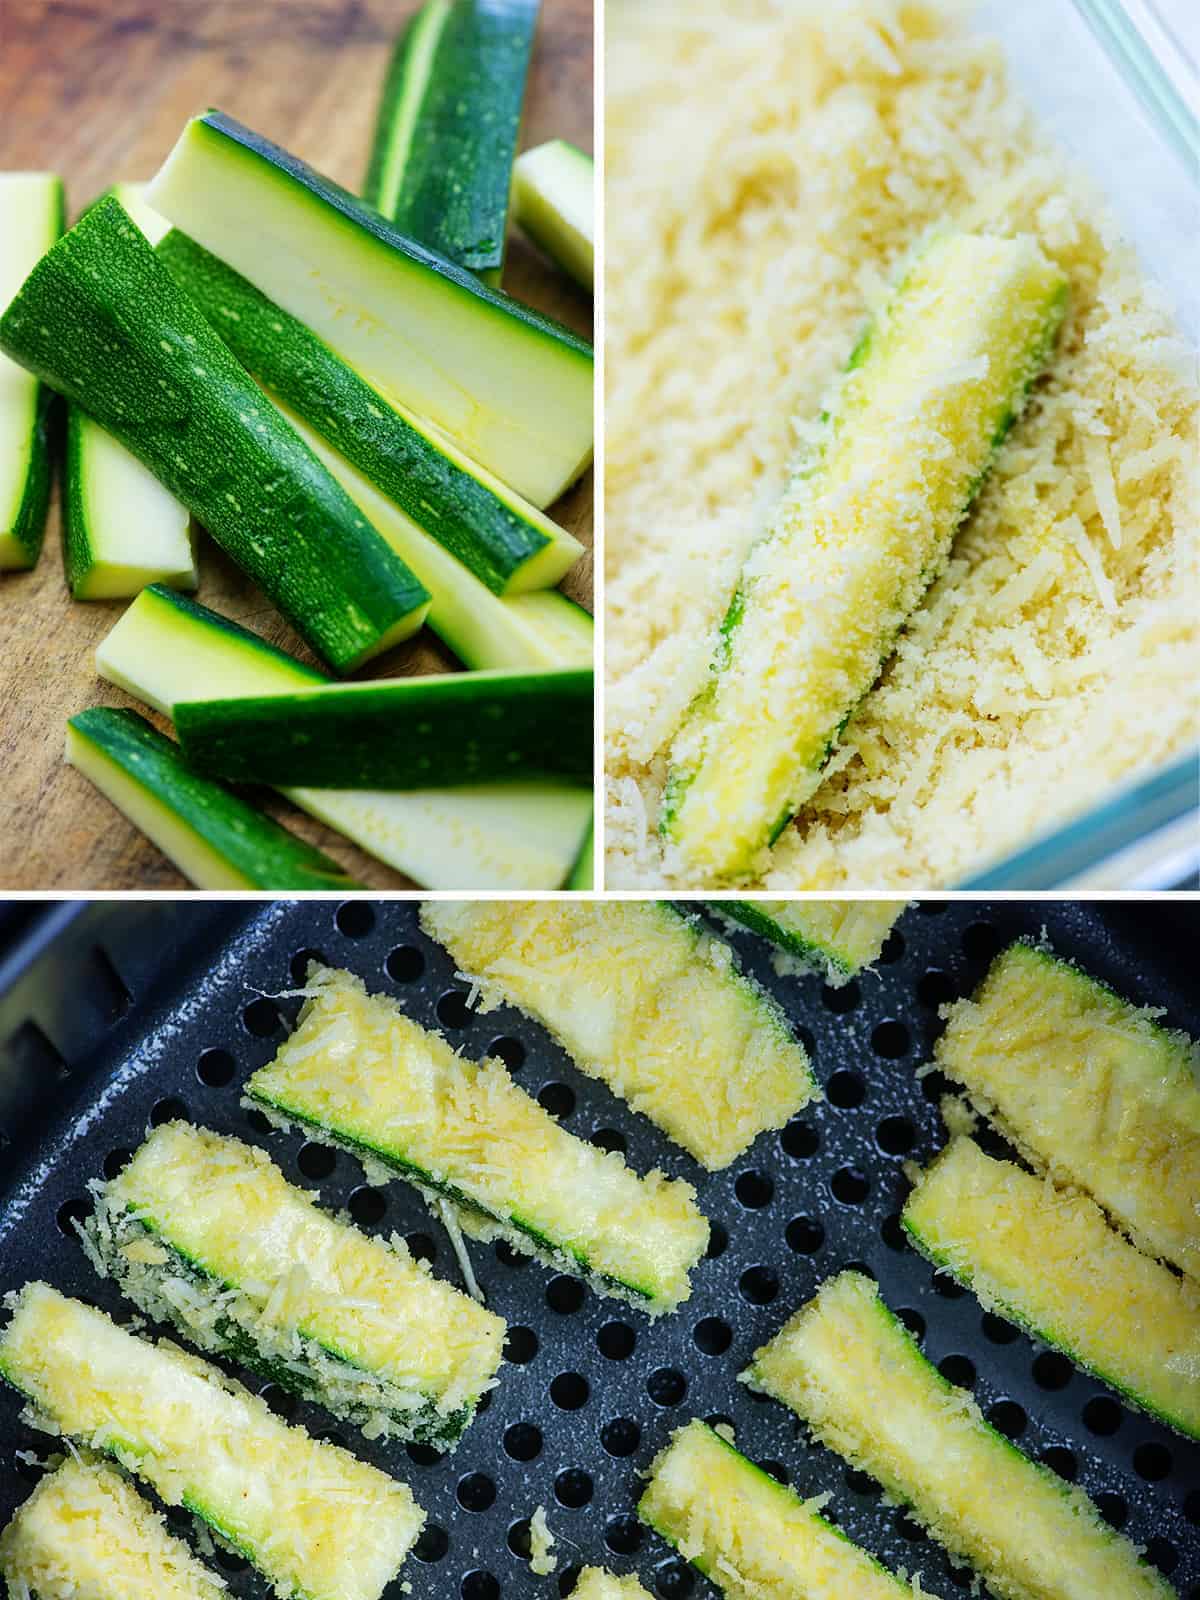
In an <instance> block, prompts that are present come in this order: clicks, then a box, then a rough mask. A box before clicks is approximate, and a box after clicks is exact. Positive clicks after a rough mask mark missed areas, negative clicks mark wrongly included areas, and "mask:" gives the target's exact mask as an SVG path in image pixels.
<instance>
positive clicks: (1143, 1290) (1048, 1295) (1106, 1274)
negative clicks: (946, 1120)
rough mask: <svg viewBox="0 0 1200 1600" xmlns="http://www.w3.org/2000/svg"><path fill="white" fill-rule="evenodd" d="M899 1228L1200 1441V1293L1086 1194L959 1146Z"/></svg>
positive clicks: (982, 1294) (1003, 1311) (1007, 1310)
mask: <svg viewBox="0 0 1200 1600" xmlns="http://www.w3.org/2000/svg"><path fill="white" fill-rule="evenodd" d="M901 1220H902V1221H903V1224H904V1228H905V1230H906V1232H907V1233H908V1236H909V1238H910V1239H911V1240H912V1241H913V1243H914V1244H915V1245H916V1247H917V1249H918V1250H920V1251H921V1252H922V1254H923V1255H926V1256H928V1258H929V1259H930V1260H931V1261H933V1262H935V1263H936V1264H937V1265H938V1266H941V1267H944V1268H945V1269H946V1270H947V1271H948V1272H949V1273H951V1274H952V1275H953V1276H954V1277H955V1278H957V1279H958V1281H959V1282H960V1283H963V1284H965V1285H966V1287H967V1288H968V1289H972V1290H974V1292H975V1295H976V1297H977V1298H978V1300H979V1301H980V1303H981V1304H982V1305H983V1306H985V1307H986V1308H987V1309H988V1310H989V1311H996V1312H998V1313H999V1314H1000V1315H1001V1316H1003V1317H1007V1318H1008V1319H1009V1320H1010V1321H1012V1322H1019V1323H1020V1324H1021V1325H1022V1326H1023V1327H1024V1328H1027V1329H1028V1330H1029V1332H1030V1333H1032V1334H1034V1335H1036V1337H1038V1338H1039V1339H1044V1340H1045V1341H1046V1343H1047V1344H1051V1345H1054V1346H1055V1347H1056V1348H1057V1349H1059V1350H1062V1351H1064V1352H1065V1353H1066V1354H1067V1355H1068V1356H1070V1357H1071V1359H1072V1360H1073V1361H1076V1362H1078V1363H1079V1365H1080V1366H1082V1367H1084V1368H1086V1369H1087V1371H1089V1372H1092V1373H1094V1374H1095V1375H1096V1377H1098V1378H1101V1379H1102V1380H1103V1381H1104V1382H1106V1383H1110V1384H1112V1385H1113V1387H1114V1388H1116V1389H1118V1390H1119V1391H1120V1393H1121V1394H1122V1395H1124V1396H1125V1398H1126V1399H1127V1400H1129V1401H1131V1402H1132V1403H1133V1404H1134V1405H1136V1406H1140V1407H1141V1408H1142V1409H1143V1410H1144V1411H1149V1412H1150V1413H1152V1414H1153V1415H1154V1416H1157V1417H1159V1418H1160V1419H1161V1420H1162V1421H1163V1422H1165V1423H1167V1424H1168V1426H1170V1427H1173V1428H1178V1429H1179V1431H1180V1432H1181V1433H1186V1434H1189V1435H1190V1436H1191V1437H1192V1438H1193V1439H1200V1289H1198V1288H1197V1287H1196V1285H1195V1284H1193V1283H1190V1282H1189V1281H1188V1280H1187V1279H1186V1278H1178V1277H1176V1276H1175V1274H1174V1273H1172V1272H1170V1271H1169V1270H1168V1269H1167V1268H1166V1267H1164V1266H1162V1265H1161V1264H1160V1263H1159V1262H1157V1261H1153V1260H1151V1259H1150V1257H1149V1256H1144V1255H1142V1253H1141V1252H1140V1251H1139V1250H1135V1249H1134V1248H1133V1246H1132V1245H1131V1244H1129V1243H1128V1241H1127V1240H1125V1239H1124V1238H1123V1237H1122V1236H1121V1235H1120V1234H1119V1233H1114V1232H1113V1230H1112V1229H1111V1228H1110V1227H1109V1225H1108V1223H1107V1222H1106V1221H1105V1218H1104V1215H1103V1213H1102V1212H1101V1211H1100V1209H1099V1207H1098V1206H1096V1205H1095V1204H1094V1202H1093V1201H1091V1200H1089V1199H1088V1198H1087V1196H1086V1195H1081V1194H1078V1193H1064V1192H1063V1191H1062V1190H1059V1189H1055V1188H1054V1186H1053V1185H1052V1184H1051V1183H1050V1182H1049V1181H1048V1180H1045V1179H1042V1178H1035V1177H1031V1176H1030V1175H1029V1174H1028V1173H1027V1172H1023V1171H1022V1170H1021V1168H1020V1167H1018V1166H1014V1165H1013V1163H1012V1162H1011V1161H994V1160H993V1159H992V1158H991V1157H990V1156H987V1155H985V1154H984V1153H983V1151H982V1150H981V1149H980V1148H979V1146H978V1145H977V1144H975V1142H974V1141H973V1140H971V1139H967V1138H956V1139H952V1140H951V1142H950V1144H949V1145H948V1146H947V1147H946V1149H945V1150H943V1151H942V1153H941V1155H940V1156H939V1157H938V1158H937V1160H936V1161H935V1162H934V1163H933V1165H932V1166H931V1167H929V1169H928V1170H927V1171H926V1172H925V1173H924V1174H923V1176H922V1177H921V1179H920V1181H919V1182H918V1184H917V1186H916V1188H915V1189H914V1190H913V1192H912V1194H911V1195H910V1196H909V1198H908V1203H907V1204H906V1205H905V1207H904V1212H903V1215H902V1219H901Z"/></svg>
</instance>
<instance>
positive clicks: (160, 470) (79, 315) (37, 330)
mask: <svg viewBox="0 0 1200 1600" xmlns="http://www.w3.org/2000/svg"><path fill="white" fill-rule="evenodd" d="M0 347H2V348H3V349H4V350H5V351H6V352H7V353H8V354H9V355H10V356H12V358H13V359H14V360H15V361H18V362H20V363H21V364H22V365H23V366H25V367H28V368H29V370H30V371H32V372H34V373H36V374H37V376H38V377H40V378H41V379H43V381H45V382H47V383H49V384H51V385H52V386H53V387H54V388H56V389H58V390H59V391H60V392H61V393H63V394H65V395H66V396H67V398H68V399H69V400H72V401H74V402H75V403H77V404H78V405H80V406H82V407H83V408H84V409H85V410H86V411H87V412H88V414H89V415H90V416H91V417H93V418H94V419H95V420H96V421H97V422H98V423H99V424H100V426H101V427H103V428H106V429H107V430H108V432H109V433H111V434H112V435H113V436H114V437H115V438H116V439H118V440H119V441H120V442H121V443H122V444H123V445H124V446H125V447H126V449H128V450H130V451H131V452H132V453H133V454H134V455H135V456H137V457H138V458H139V460H141V461H142V462H144V463H145V465H146V466H147V467H149V468H150V470H151V471H152V472H153V473H154V474H155V476H156V477H158V478H159V479H160V481H161V482H163V483H164V484H166V486H167V488H168V489H169V490H170V491H171V493H172V494H174V495H175V496H176V498H177V499H179V500H181V501H182V502H183V503H184V504H185V505H186V506H187V507H188V509H189V510H190V511H191V512H192V513H193V515H194V516H196V517H197V518H198V519H199V521H200V522H201V523H202V524H203V525H204V526H205V527H206V528H207V529H208V531H209V532H210V533H211V534H212V536H213V538H214V539H216V540H217V542H218V543H219V544H220V545H221V546H222V547H223V548H224V549H225V550H226V551H227V552H228V554H229V555H230V556H231V557H232V558H233V559H234V560H235V561H236V562H237V563H238V565H239V566H241V567H242V568H243V570H244V571H245V572H246V573H247V574H248V575H249V576H250V577H251V578H253V579H254V581H255V582H256V583H258V584H259V585H260V587H261V588H262V589H263V590H264V592H265V593H266V594H267V595H268V596H269V598H270V599H271V600H272V601H273V603H274V604H275V605H276V606H278V608H279V609H280V611H282V612H283V614H284V615H285V616H286V617H287V618H288V619H289V620H290V621H291V622H293V623H294V624H295V626H296V627H297V629H298V630H299V631H300V633H302V634H303V635H304V637H305V638H306V639H307V640H308V642H309V643H310V644H311V645H312V647H313V649H314V650H316V651H317V652H318V654H320V655H321V656H323V657H324V658H325V660H326V661H328V663H329V664H330V666H331V667H333V668H334V669H335V670H337V671H341V672H348V671H351V670H353V669H354V668H355V667H357V666H359V665H360V664H361V663H362V662H363V661H365V660H367V659H369V658H370V657H371V656H372V655H375V654H377V653H378V652H379V651H380V650H383V649H386V648H387V647H388V646H389V645H391V644H394V643H396V642H397V641H398V640H399V639H401V638H404V637H406V636H407V635H408V634H410V633H412V632H413V631H414V630H415V629H416V628H418V627H419V626H420V624H421V622H422V621H423V620H424V616H425V613H426V611H427V610H428V609H429V601H430V596H429V594H428V592H427V591H426V589H425V588H424V586H423V585H422V584H421V583H419V582H418V580H417V579H416V578H415V577H414V576H413V574H412V573H411V572H410V571H409V570H408V568H407V567H406V566H405V565H404V563H403V562H402V561H401V560H400V559H399V557H398V556H397V555H396V554H395V553H394V552H393V551H392V550H391V549H390V547H389V546H388V545H387V543H386V542H385V540H384V539H383V538H382V537H381V536H380V535H379V534H378V533H377V532H376V531H375V529H373V528H372V527H371V526H370V525H369V524H368V523H367V521H366V519H365V518H364V517H363V516H362V514H361V513H360V512H359V510H358V508H357V507H356V506H355V505H354V503H353V501H351V500H350V498H349V496H348V495H346V494H345V493H344V491H343V490H342V489H341V488H340V487H339V485H338V484H336V483H335V482H334V481H333V479H332V478H331V477H330V476H329V474H328V473H327V472H326V471H325V469H324V468H323V467H322V466H321V464H320V463H319V462H318V461H317V459H316V457H315V456H313V455H312V453H311V452H310V451H309V450H308V448H307V447H306V446H305V445H304V444H303V443H302V442H301V440H299V439H298V438H297V437H296V435H295V434H294V432H293V431H292V430H291V429H290V428H289V427H288V426H287V424H286V423H285V422H284V420H283V419H282V418H281V417H280V416H279V415H278V413H277V412H276V411H275V409H274V408H273V407H272V406H271V405H270V403H269V402H268V401H267V400H266V399H265V398H264V397H263V395H262V393H261V391H260V390H259V389H258V387H257V386H256V385H255V384H254V383H253V381H252V380H251V379H250V378H249V377H248V376H247V374H246V373H245V372H244V371H243V370H242V368H241V367H240V366H239V365H238V363H237V361H236V360H235V359H234V357H233V356H232V354H231V353H230V352H229V350H228V349H227V348H226V346H225V345H224V343H223V342H222V341H221V339H219V338H218V337H217V335H216V334H215V333H214V332H213V330H212V328H211V327H210V326H209V324H208V322H207V320H206V319H205V317H204V316H203V314H202V313H201V311H200V310H199V308H198V307H197V306H195V305H193V303H192V302H191V301H190V300H189V299H188V297H187V296H186V295H185V294H184V293H183V291H182V290H181V289H180V288H179V287H178V285H177V284H176V283H175V281H174V279H173V278H172V277H171V275H170V273H169V272H168V271H167V269H166V268H165V267H164V266H163V265H162V263H161V262H160V261H159V260H158V258H157V256H156V255H155V253H154V250H153V249H152V247H151V246H150V244H149V243H148V242H147V241H146V239H145V238H144V237H143V235H142V234H141V233H140V232H139V231H138V230H137V228H136V227H135V226H134V224H133V223H132V221H131V220H130V218H129V216H128V213H127V212H126V211H125V210H124V208H123V207H122V206H121V205H120V203H119V202H118V201H116V200H113V199H111V198H109V199H104V200H100V201H99V202H98V203H97V204H96V205H95V206H93V207H92V208H91V209H90V210H89V211H88V212H86V213H85V215H84V216H83V217H82V218H81V219H80V220H79V222H77V223H76V224H75V226H74V228H72V229H71V231H70V232H69V233H67V234H65V235H64V236H63V238H62V239H60V240H59V241H58V243H57V244H56V245H55V246H54V247H53V249H52V250H51V251H50V252H49V253H48V254H47V255H45V256H43V257H42V259H41V261H40V262H39V263H38V265H37V266H36V267H35V268H34V270H33V272H32V273H31V274H30V276H29V278H28V279H27V280H26V282H25V284H24V285H23V287H22V288H21V290H20V291H19V292H18V294H17V297H16V299H15V300H14V301H13V302H12V304H11V305H10V306H9V308H8V310H7V311H6V312H5V314H4V317H3V319H0Z"/></svg>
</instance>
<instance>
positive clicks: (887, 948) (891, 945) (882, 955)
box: [879, 928, 904, 967]
mask: <svg viewBox="0 0 1200 1600" xmlns="http://www.w3.org/2000/svg"><path fill="white" fill-rule="evenodd" d="M903 959H904V935H903V934H902V933H901V932H900V930H899V928H893V929H892V931H891V933H889V934H888V936H887V938H886V939H885V940H884V941H883V949H882V950H881V951H880V952H879V964H880V966H883V967H890V966H894V965H895V963H896V962H897V961H903Z"/></svg>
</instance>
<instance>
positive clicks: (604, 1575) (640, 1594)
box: [571, 1567, 650, 1600]
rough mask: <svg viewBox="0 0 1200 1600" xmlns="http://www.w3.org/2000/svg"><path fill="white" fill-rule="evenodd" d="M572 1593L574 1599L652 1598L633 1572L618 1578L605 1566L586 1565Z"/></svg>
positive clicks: (632, 1599)
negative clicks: (605, 1568)
mask: <svg viewBox="0 0 1200 1600" xmlns="http://www.w3.org/2000/svg"><path fill="white" fill-rule="evenodd" d="M571 1594H572V1595H573V1596H574V1600H650V1595H649V1592H648V1591H647V1590H645V1589H643V1588H642V1586H641V1584H640V1583H639V1582H638V1580H637V1578H636V1577H634V1576H633V1574H632V1573H630V1574H629V1575H628V1576H627V1577H624V1578H618V1577H617V1576H616V1574H615V1573H612V1572H605V1570H604V1569H603V1567H584V1569H583V1571H582V1572H581V1573H580V1574H579V1581H578V1582H577V1583H576V1585H575V1587H574V1588H573V1589H572V1590H571Z"/></svg>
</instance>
